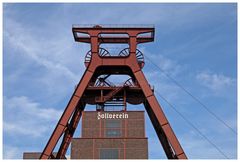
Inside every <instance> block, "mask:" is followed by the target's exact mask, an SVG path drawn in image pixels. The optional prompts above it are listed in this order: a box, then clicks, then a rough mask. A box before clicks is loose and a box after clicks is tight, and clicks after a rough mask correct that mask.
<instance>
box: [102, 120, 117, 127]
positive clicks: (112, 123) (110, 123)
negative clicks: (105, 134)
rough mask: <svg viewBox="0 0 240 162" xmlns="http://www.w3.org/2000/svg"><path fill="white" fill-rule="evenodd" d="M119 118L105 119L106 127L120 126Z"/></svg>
mask: <svg viewBox="0 0 240 162" xmlns="http://www.w3.org/2000/svg"><path fill="white" fill-rule="evenodd" d="M120 127H121V122H120V120H106V128H120Z"/></svg>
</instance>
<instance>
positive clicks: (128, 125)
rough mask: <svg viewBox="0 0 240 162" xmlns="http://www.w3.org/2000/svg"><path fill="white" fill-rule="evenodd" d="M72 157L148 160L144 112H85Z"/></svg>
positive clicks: (72, 150)
mask: <svg viewBox="0 0 240 162" xmlns="http://www.w3.org/2000/svg"><path fill="white" fill-rule="evenodd" d="M71 159H148V139H147V138H146V136H145V119H144V111H84V112H83V114H82V130H81V137H80V138H73V140H72V143H71Z"/></svg>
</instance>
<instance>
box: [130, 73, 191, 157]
mask: <svg viewBox="0 0 240 162" xmlns="http://www.w3.org/2000/svg"><path fill="white" fill-rule="evenodd" d="M134 75H135V77H136V79H137V81H138V83H139V85H140V87H141V88H142V90H143V93H144V95H145V97H146V103H145V108H146V111H147V112H148V115H149V117H150V119H151V122H152V124H153V126H154V129H155V131H156V133H157V135H158V138H159V140H160V142H161V144H162V145H163V149H164V151H165V153H166V155H167V158H169V159H187V156H186V155H185V153H184V151H183V149H182V147H181V145H180V143H179V141H178V139H177V137H176V136H175V134H174V132H173V130H172V128H171V126H170V124H169V122H168V120H167V118H166V116H165V115H164V112H163V111H162V108H161V106H160V105H159V103H158V101H157V99H156V97H155V96H154V94H153V92H152V90H151V87H150V86H149V85H148V82H147V80H146V78H145V76H144V74H143V72H142V71H141V70H139V71H137V72H134Z"/></svg>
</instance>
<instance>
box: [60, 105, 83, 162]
mask: <svg viewBox="0 0 240 162" xmlns="http://www.w3.org/2000/svg"><path fill="white" fill-rule="evenodd" d="M84 107H85V104H84V103H80V106H78V107H77V108H76V110H75V112H74V114H73V116H72V119H71V121H70V123H69V125H68V126H67V129H66V131H65V134H64V136H63V140H62V143H61V145H60V148H59V150H58V153H57V156H56V159H64V158H65V154H66V152H67V149H68V146H69V144H70V142H71V140H72V137H73V134H74V132H75V130H76V128H77V126H78V123H79V121H80V118H81V116H82V111H83V110H84Z"/></svg>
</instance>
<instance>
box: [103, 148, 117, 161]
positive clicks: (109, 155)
mask: <svg viewBox="0 0 240 162" xmlns="http://www.w3.org/2000/svg"><path fill="white" fill-rule="evenodd" d="M100 159H119V155H118V149H115V148H114V149H100Z"/></svg>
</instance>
